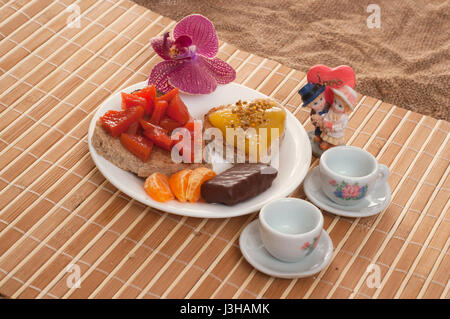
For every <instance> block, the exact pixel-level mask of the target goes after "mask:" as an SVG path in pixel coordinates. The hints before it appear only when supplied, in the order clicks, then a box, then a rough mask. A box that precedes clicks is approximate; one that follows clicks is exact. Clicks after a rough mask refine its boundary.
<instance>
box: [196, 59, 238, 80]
mask: <svg viewBox="0 0 450 319" xmlns="http://www.w3.org/2000/svg"><path fill="white" fill-rule="evenodd" d="M199 58H200V59H201V60H202V63H204V64H205V66H206V67H207V69H208V71H209V72H210V73H211V75H212V76H213V77H214V78H215V79H216V81H217V83H218V84H227V83H230V82H233V81H234V80H235V79H236V71H235V70H234V69H233V67H232V66H231V65H229V64H228V63H226V62H225V61H222V60H221V59H219V58H214V59H207V58H204V57H201V56H200V57H199Z"/></svg>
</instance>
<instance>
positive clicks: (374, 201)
mask: <svg viewBox="0 0 450 319" xmlns="http://www.w3.org/2000/svg"><path fill="white" fill-rule="evenodd" d="M303 190H304V191H305V194H306V196H307V197H308V199H309V200H310V201H311V202H313V204H314V205H316V206H318V207H320V208H321V209H323V210H326V211H327V212H329V213H332V214H335V215H339V216H344V217H356V218H358V217H369V216H373V215H376V214H379V213H380V212H381V211H383V210H384V209H385V208H386V207H388V206H389V202H390V201H391V188H390V187H389V184H388V183H385V184H384V185H381V186H379V187H377V188H375V189H374V190H372V191H371V192H370V193H369V194H368V195H367V196H366V197H365V198H363V199H362V200H361V203H360V204H357V205H354V206H342V205H339V204H336V203H335V202H333V201H332V200H331V199H329V198H328V196H327V195H325V193H324V192H323V191H322V189H321V187H320V171H319V167H314V168H313V169H312V170H311V172H309V174H308V176H306V178H305V182H304V183H303Z"/></svg>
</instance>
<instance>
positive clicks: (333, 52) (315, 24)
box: [135, 0, 450, 120]
mask: <svg viewBox="0 0 450 319" xmlns="http://www.w3.org/2000/svg"><path fill="white" fill-rule="evenodd" d="M135 1H136V2H137V3H139V4H141V5H144V6H146V7H148V8H150V9H151V10H153V11H156V12H158V13H160V14H162V15H164V16H168V17H170V18H172V19H175V20H179V19H181V18H182V17H184V16H185V15H188V14H191V13H201V14H203V15H205V16H207V17H208V18H209V19H211V20H212V21H213V23H214V25H215V27H216V29H217V31H218V33H219V35H220V38H221V39H222V40H224V41H227V42H228V43H230V44H234V45H236V46H237V47H238V48H240V49H241V50H245V51H248V52H252V53H254V54H256V55H259V56H264V57H268V58H271V59H274V60H277V61H279V62H280V63H282V64H284V65H286V66H289V67H292V68H295V69H298V70H300V71H303V72H306V71H307V70H308V68H309V67H310V66H312V65H314V64H319V63H320V64H326V65H329V66H337V65H340V64H348V65H351V66H352V67H353V68H354V69H355V71H356V74H357V87H356V88H357V90H358V91H359V92H361V93H362V94H364V95H369V96H373V97H377V98H379V99H381V100H383V101H386V102H389V103H392V104H395V105H397V106H400V107H403V108H407V109H410V110H413V111H416V112H419V113H422V114H426V115H431V116H433V117H435V118H442V119H446V120H449V119H450V110H449V108H450V85H449V83H450V67H449V61H450V59H449V56H450V41H449V39H450V31H449V30H450V17H449V13H450V1H432V0H431V1H430V0H426V1H424V0H405V1H389V0H376V1H373V0H363V1H336V0H316V1H298V0H281V1H279V0H277V1H274V0H245V1H242V0H229V1H207V0H159V1H153V0H135ZM370 3H375V4H377V5H378V6H379V7H380V9H381V16H380V17H381V20H380V21H381V28H379V29H377V28H373V29H370V28H368V26H367V18H368V17H369V16H370V14H371V13H368V12H367V11H366V10H367V6H368V5H369V4H370Z"/></svg>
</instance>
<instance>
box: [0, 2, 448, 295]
mask: <svg viewBox="0 0 450 319" xmlns="http://www.w3.org/2000/svg"><path fill="white" fill-rule="evenodd" d="M72 4H75V5H77V6H78V7H73V6H72V7H69V6H70V5H72ZM74 8H75V9H76V8H79V9H80V13H81V16H80V20H79V22H80V28H70V27H69V26H68V24H67V21H70V19H72V17H73V14H74V12H76V10H75V11H74ZM173 25H174V22H173V21H171V20H170V19H168V18H165V17H162V16H160V15H158V14H156V13H154V12H151V11H149V10H147V9H145V8H143V7H140V6H138V5H136V4H134V3H133V2H131V1H128V0H124V1H118V0H117V1H116V0H114V1H110V0H105V1H92V0H81V1H80V0H78V1H74V0H58V1H50V0H31V1H25V0H10V1H8V0H0V37H1V38H0V39H1V41H0V52H1V53H0V56H1V57H0V72H1V74H0V88H1V91H0V105H1V106H0V108H1V109H0V117H1V118H0V187H1V195H0V196H1V197H0V198H1V200H0V205H1V207H0V208H1V213H0V293H1V294H4V295H6V296H9V297H13V298H17V297H18V298H35V297H39V298H41V297H42V298H61V297H63V298H87V297H89V298H110V297H118V298H135V297H143V298H161V297H175V298H183V297H195V298H197V297H199V298H210V297H212V298H231V297H237V298H348V297H351V298H393V297H396V298H422V297H423V298H449V287H450V286H449V266H450V264H449V262H450V258H449V253H448V249H449V244H450V240H449V233H450V225H449V221H450V220H449V191H450V177H449V158H450V143H449V130H450V123H448V122H445V121H441V120H436V119H433V118H431V117H427V116H423V115H420V114H417V113H413V112H410V111H407V110H404V109H402V108H399V107H396V106H393V105H390V104H387V103H385V102H382V101H379V100H376V99H374V98H371V97H366V96H363V97H361V99H360V100H359V103H358V105H357V107H356V109H355V111H354V112H353V113H352V115H351V120H350V123H349V128H348V130H347V136H346V138H347V143H348V144H351V145H356V146H359V147H363V148H365V149H367V150H368V151H369V152H371V153H372V154H373V155H374V156H376V158H377V159H378V160H379V161H380V162H381V163H383V164H386V165H387V166H389V168H390V170H391V176H390V178H389V183H390V185H391V188H392V202H391V204H390V205H389V207H388V208H387V209H386V210H384V211H383V212H382V213H380V214H379V215H376V216H373V217H369V218H362V219H350V218H342V217H336V216H334V215H331V214H328V213H326V212H324V217H325V223H324V228H325V229H326V230H327V231H328V233H329V234H330V236H331V238H332V240H333V243H334V247H335V251H334V255H333V259H332V262H331V263H330V265H329V266H328V267H327V268H326V269H325V270H323V271H322V272H320V273H319V274H317V275H316V276H313V277H310V278H306V279H298V280H284V279H276V278H271V277H268V276H266V275H264V274H262V273H260V272H258V271H255V270H254V269H253V268H252V267H251V266H250V265H249V264H248V263H247V262H246V261H245V260H244V259H243V257H242V255H241V253H240V251H239V246H238V238H239V234H240V232H241V231H242V229H243V228H244V227H245V225H247V224H248V223H249V222H250V221H251V220H253V219H254V218H256V216H257V214H256V213H255V214H251V215H247V216H242V217H236V218H232V219H219V220H216V219H212V220H208V219H194V218H187V217H180V216H176V215H171V214H166V213H162V212H159V211H155V210H153V209H151V208H148V207H145V206H143V205H141V204H139V203H137V202H136V201H134V200H131V199H130V198H129V197H128V196H126V195H124V194H122V193H121V192H119V191H117V189H115V188H114V187H113V186H112V185H111V184H110V183H108V182H107V181H106V180H105V179H104V178H103V176H102V175H101V173H100V172H99V171H98V170H97V169H96V167H95V165H94V163H93V161H92V160H91V157H90V155H89V151H88V146H87V131H88V125H89V122H90V120H91V118H92V115H93V114H94V112H95V111H96V109H97V107H98V106H99V105H100V104H101V103H102V101H104V100H105V99H106V98H107V97H108V96H110V95H111V94H112V93H113V92H117V91H119V90H121V89H122V88H125V87H127V86H129V85H131V84H133V83H136V82H140V81H143V80H146V79H147V76H148V74H149V72H150V70H151V69H152V67H153V66H154V65H155V64H156V63H157V62H159V61H160V60H159V58H158V57H157V56H155V54H154V52H153V50H152V49H151V46H150V45H149V39H150V38H151V37H153V36H156V35H158V34H159V35H161V34H162V33H163V32H165V31H168V30H170V29H171V28H172V27H173ZM219 57H220V58H222V59H224V60H226V61H228V62H229V63H230V64H231V65H232V66H233V67H234V68H235V69H236V70H237V79H236V82H238V83H242V84H244V85H246V86H248V87H251V88H254V89H256V90H259V91H261V92H263V93H265V94H267V95H269V96H271V97H273V98H275V99H277V100H279V101H280V102H281V103H283V104H284V105H285V106H286V107H287V108H288V109H289V110H290V111H291V112H293V114H294V115H295V116H296V117H297V118H298V120H299V121H300V122H302V123H303V124H304V126H305V127H306V129H307V130H310V129H312V125H311V123H310V121H309V110H306V109H303V108H302V107H301V99H300V97H299V96H298V94H297V93H296V92H297V91H298V89H299V88H300V87H301V86H302V85H303V84H304V83H305V81H306V79H305V74H304V73H302V72H299V71H296V70H292V69H289V68H287V67H285V66H283V65H280V64H279V63H277V62H274V61H271V60H268V59H264V58H261V57H258V56H255V55H253V54H250V53H248V52H244V51H241V50H238V49H237V48H235V47H233V46H232V45H229V44H226V43H223V42H222V43H221V45H220V53H219ZM317 162H318V160H317V159H313V164H312V165H313V166H315V165H317ZM292 196H296V197H300V198H305V195H304V193H303V190H302V186H300V187H299V188H298V189H297V190H296V191H295V192H294V194H293V195H292ZM369 265H376V266H375V267H378V268H377V269H379V270H380V279H381V281H380V285H378V286H377V287H373V286H371V285H370V282H371V280H372V279H373V278H372V275H373V274H374V273H375V272H373V271H371V270H372V268H370V267H369V268H368V266H369ZM77 270H79V271H80V275H81V281H80V283H81V284H80V288H76V286H75V287H72V288H69V286H68V283H70V282H71V280H72V279H73V278H74V277H73V275H74V274H76V273H77ZM368 283H369V284H368ZM370 287H372V288H370Z"/></svg>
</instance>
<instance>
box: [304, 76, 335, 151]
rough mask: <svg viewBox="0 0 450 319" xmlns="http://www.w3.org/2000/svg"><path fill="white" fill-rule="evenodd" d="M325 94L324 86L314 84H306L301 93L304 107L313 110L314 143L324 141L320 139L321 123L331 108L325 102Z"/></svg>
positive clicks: (311, 114)
mask: <svg viewBox="0 0 450 319" xmlns="http://www.w3.org/2000/svg"><path fill="white" fill-rule="evenodd" d="M324 92H325V86H324V85H321V84H313V83H308V84H306V85H305V86H304V87H302V88H301V89H300V91H299V93H300V95H301V96H302V101H303V107H306V106H309V107H310V108H311V113H310V117H311V122H312V123H313V125H314V126H315V130H314V137H313V141H314V142H316V143H320V142H321V141H322V139H321V137H320V135H321V134H322V130H321V127H320V126H319V122H321V117H322V116H323V115H324V114H325V113H327V112H328V109H329V107H330V105H329V104H328V103H327V101H326V100H325V96H324Z"/></svg>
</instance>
